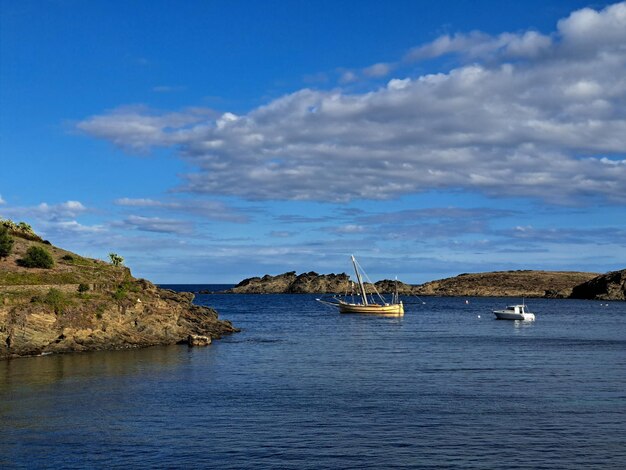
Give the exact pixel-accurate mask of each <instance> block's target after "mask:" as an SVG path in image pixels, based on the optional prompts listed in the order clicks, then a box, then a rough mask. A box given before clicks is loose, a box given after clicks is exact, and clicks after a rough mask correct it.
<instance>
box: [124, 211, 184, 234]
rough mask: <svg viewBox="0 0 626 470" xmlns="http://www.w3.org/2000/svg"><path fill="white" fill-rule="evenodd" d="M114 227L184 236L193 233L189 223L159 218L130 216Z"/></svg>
mask: <svg viewBox="0 0 626 470" xmlns="http://www.w3.org/2000/svg"><path fill="white" fill-rule="evenodd" d="M112 225H113V226H116V227H122V228H129V229H134V230H141V231H144V232H156V233H174V234H186V233H190V232H192V231H193V226H192V224H191V223H189V222H185V221H182V220H175V219H162V218H160V217H143V216H138V215H131V216H129V217H127V218H126V219H124V220H123V221H122V222H117V223H114V224H112Z"/></svg>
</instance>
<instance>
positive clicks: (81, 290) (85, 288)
mask: <svg viewBox="0 0 626 470" xmlns="http://www.w3.org/2000/svg"><path fill="white" fill-rule="evenodd" d="M88 290H89V286H88V285H87V284H84V283H82V282H81V283H80V284H78V292H79V293H80V294H82V293H84V292H87V291H88Z"/></svg>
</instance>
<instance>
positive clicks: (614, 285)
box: [570, 269, 626, 300]
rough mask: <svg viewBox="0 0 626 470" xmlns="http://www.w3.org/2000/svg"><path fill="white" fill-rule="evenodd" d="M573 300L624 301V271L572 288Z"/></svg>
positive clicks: (625, 294) (625, 296)
mask: <svg viewBox="0 0 626 470" xmlns="http://www.w3.org/2000/svg"><path fill="white" fill-rule="evenodd" d="M570 297H571V298H573V299H594V300H626V269H622V270H621V271H612V272H609V273H606V274H603V275H601V276H597V277H594V278H593V279H590V280H589V281H587V282H583V283H582V284H580V285H578V286H576V287H574V289H573V291H572V294H571V295H570Z"/></svg>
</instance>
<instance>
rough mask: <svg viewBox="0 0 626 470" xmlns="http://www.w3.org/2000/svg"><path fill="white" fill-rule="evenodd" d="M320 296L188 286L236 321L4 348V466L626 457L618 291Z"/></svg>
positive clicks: (521, 463) (479, 464)
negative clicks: (79, 344) (348, 302)
mask: <svg viewBox="0 0 626 470" xmlns="http://www.w3.org/2000/svg"><path fill="white" fill-rule="evenodd" d="M165 287H169V288H173V289H176V290H191V291H200V290H203V289H209V290H219V289H220V288H224V287H228V286H215V285H192V286H182V285H175V286H171V285H170V286H165ZM317 297H319V296H315V295H225V294H207V295H202V294H200V295H197V296H196V299H195V302H196V303H198V304H200V305H207V306H211V307H214V308H216V309H217V310H218V311H219V313H220V317H221V318H222V319H228V320H231V321H232V322H233V324H234V325H235V326H237V327H239V328H241V332H240V333H237V334H233V335H230V336H226V337H224V338H223V339H221V340H218V341H214V342H213V344H212V345H210V346H209V347H204V348H190V347H188V346H185V345H172V346H162V347H152V348H147V349H138V350H123V351H100V352H89V353H75V354H65V355H49V356H43V357H31V358H20V359H13V360H9V361H0V467H1V468H54V469H59V468H77V469H78V468H80V469H82V468H89V469H92V468H210V469H248V468H255V469H256V468H259V469H395V468H406V469H420V468H463V469H471V468H480V469H578V468H589V469H624V468H626V302H601V301H584V300H552V299H527V300H526V303H527V305H528V307H529V310H530V311H531V312H534V313H535V314H536V317H537V319H536V321H535V322H514V321H502V320H495V317H494V315H493V314H492V313H491V311H492V310H493V309H496V308H502V307H504V306H506V305H507V304H511V303H518V301H517V299H506V298H461V297H424V298H418V297H406V298H404V303H405V310H406V314H405V316H404V317H403V318H388V317H378V316H366V315H345V314H344V315H341V314H339V313H338V312H337V311H335V310H334V309H332V308H329V307H327V306H325V305H323V304H321V303H319V302H316V298H317ZM520 300H521V299H520Z"/></svg>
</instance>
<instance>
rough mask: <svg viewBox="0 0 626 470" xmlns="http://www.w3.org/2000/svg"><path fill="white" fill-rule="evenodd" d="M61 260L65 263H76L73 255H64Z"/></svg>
mask: <svg viewBox="0 0 626 470" xmlns="http://www.w3.org/2000/svg"><path fill="white" fill-rule="evenodd" d="M61 259H62V260H63V261H74V257H73V256H72V255H63V257H62V258H61Z"/></svg>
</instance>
